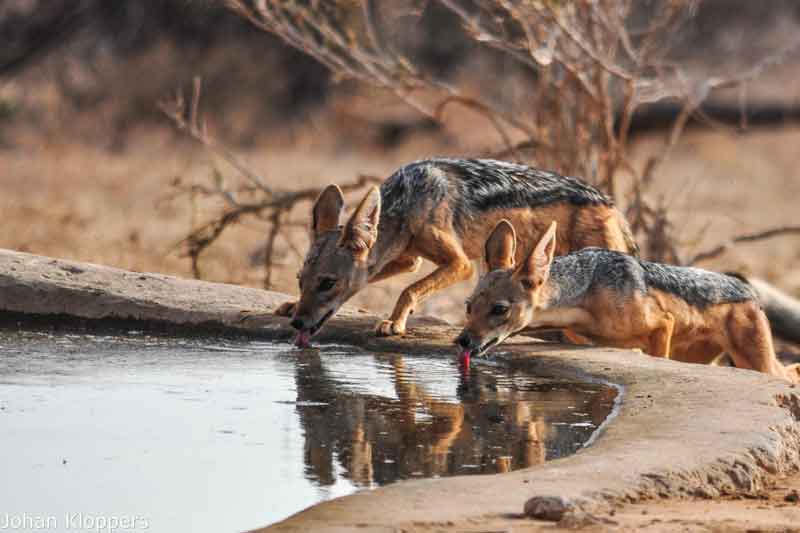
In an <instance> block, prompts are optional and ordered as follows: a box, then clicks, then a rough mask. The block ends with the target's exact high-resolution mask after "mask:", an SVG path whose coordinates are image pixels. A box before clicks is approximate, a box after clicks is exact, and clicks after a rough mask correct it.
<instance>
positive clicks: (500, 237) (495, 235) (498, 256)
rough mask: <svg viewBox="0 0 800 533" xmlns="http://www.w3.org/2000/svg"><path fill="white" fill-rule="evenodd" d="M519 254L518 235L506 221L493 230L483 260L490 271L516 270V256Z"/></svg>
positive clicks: (487, 240) (485, 247) (487, 241)
mask: <svg viewBox="0 0 800 533" xmlns="http://www.w3.org/2000/svg"><path fill="white" fill-rule="evenodd" d="M516 252H517V233H516V232H515V231H514V226H512V225H511V222H509V221H508V220H506V219H503V220H501V221H500V222H498V223H497V225H496V226H495V227H494V229H493V230H492V233H491V234H490V235H489V238H488V239H486V244H485V245H484V247H483V258H484V260H485V261H486V265H487V266H488V267H489V270H497V269H499V268H502V269H509V268H514V254H515V253H516Z"/></svg>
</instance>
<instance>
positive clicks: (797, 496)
mask: <svg viewBox="0 0 800 533" xmlns="http://www.w3.org/2000/svg"><path fill="white" fill-rule="evenodd" d="M783 501H785V502H789V503H797V502H800V493H798V492H797V490H794V489H793V490H792V491H791V492H790V493H788V494H787V495H786V496H784V497H783Z"/></svg>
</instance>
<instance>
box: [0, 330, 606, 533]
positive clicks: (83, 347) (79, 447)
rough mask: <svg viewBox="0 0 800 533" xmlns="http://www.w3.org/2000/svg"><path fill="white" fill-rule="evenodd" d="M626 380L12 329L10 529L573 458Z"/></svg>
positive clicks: (297, 499) (6, 446) (265, 506)
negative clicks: (570, 379)
mask: <svg viewBox="0 0 800 533" xmlns="http://www.w3.org/2000/svg"><path fill="white" fill-rule="evenodd" d="M615 394H616V393H615V391H614V390H613V389H611V388H609V387H606V386H604V385H599V384H592V383H564V382H558V381H552V380H548V379H543V378H535V377H529V376H526V375H525V374H524V373H523V372H522V371H521V369H520V368H519V367H515V366H514V365H511V364H505V363H492V362H489V363H482V362H477V364H476V362H473V368H472V371H471V372H470V374H469V376H461V375H460V374H459V370H458V367H457V365H456V363H455V361H454V360H451V359H448V358H426V357H418V356H414V357H411V356H401V355H388V354H369V353H364V352H360V351H357V350H354V349H353V348H348V347H340V346H325V347H322V348H321V349H319V350H316V349H313V350H304V351H301V350H297V349H294V348H291V347H289V346H288V345H274V344H269V343H265V342H254V341H251V340H241V339H209V338H182V339H176V338H169V337H164V336H154V335H148V334H145V333H142V332H136V331H128V332H124V334H122V335H121V334H119V333H115V334H89V333H65V332H58V333H57V334H53V333H51V332H48V331H41V330H40V331H27V332H18V331H13V330H10V329H8V328H5V329H2V328H0V428H2V440H0V472H2V482H0V527H2V526H3V525H4V523H5V521H7V520H9V519H11V520H13V519H15V518H21V519H25V518H28V519H31V520H33V519H43V518H47V519H51V518H52V520H53V521H52V522H48V525H49V526H50V527H49V528H48V529H49V530H68V529H73V528H72V526H74V525H75V523H76V522H75V520H83V521H84V522H85V521H86V520H89V521H91V520H95V523H97V520H98V519H102V518H106V519H107V520H110V519H113V518H116V519H123V518H124V519H129V520H136V522H135V526H136V527H134V528H128V530H145V529H149V530H150V531H193V532H202V531H214V532H218V531H242V530H247V529H252V528H254V527H257V526H262V525H265V524H268V523H271V522H275V521H277V520H280V519H282V518H285V517H286V516H288V515H290V514H293V513H295V512H297V511H299V510H301V509H303V508H305V507H308V506H309V505H312V504H314V503H316V502H319V501H322V500H326V499H329V498H333V497H337V496H342V495H345V494H349V493H352V492H354V491H356V490H360V489H365V488H370V487H376V486H379V485H384V484H387V483H392V482H394V481H397V480H399V479H407V478H417V477H438V476H449V475H456V474H480V473H495V472H503V471H507V470H512V469H516V468H522V467H526V466H534V465H537V464H540V463H542V462H543V461H545V460H549V459H553V458H556V457H561V456H564V455H568V454H570V453H573V452H574V451H575V450H577V449H578V448H580V447H581V446H582V445H583V443H585V442H586V441H587V439H589V438H590V436H591V435H592V434H593V432H594V431H595V429H596V428H597V427H598V426H599V425H600V424H601V423H602V422H603V420H604V419H605V418H606V416H607V415H608V414H609V412H610V410H611V408H612V405H613V402H614V397H615ZM78 513H81V514H80V515H78ZM70 520H71V521H72V522H70ZM53 525H55V526H56V527H55V528H54V527H52V526H53ZM145 525H146V526H147V528H145V527H144V526H145Z"/></svg>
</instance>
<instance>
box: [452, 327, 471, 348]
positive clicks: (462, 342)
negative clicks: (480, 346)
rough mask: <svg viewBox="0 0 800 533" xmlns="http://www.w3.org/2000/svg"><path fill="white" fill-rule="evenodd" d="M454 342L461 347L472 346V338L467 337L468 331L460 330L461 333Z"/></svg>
mask: <svg viewBox="0 0 800 533" xmlns="http://www.w3.org/2000/svg"><path fill="white" fill-rule="evenodd" d="M456 344H458V345H459V346H461V347H462V348H469V347H470V346H472V339H470V337H469V333H467V332H466V331H462V332H461V335H459V336H458V337H457V338H456Z"/></svg>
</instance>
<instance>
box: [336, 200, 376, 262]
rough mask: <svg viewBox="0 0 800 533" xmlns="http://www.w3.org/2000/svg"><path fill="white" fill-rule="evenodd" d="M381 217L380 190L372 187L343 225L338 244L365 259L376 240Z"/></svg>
mask: <svg viewBox="0 0 800 533" xmlns="http://www.w3.org/2000/svg"><path fill="white" fill-rule="evenodd" d="M380 217H381V191H380V189H378V187H377V186H374V187H372V188H371V189H370V190H369V191H368V192H367V194H366V195H365V196H364V199H363V200H361V203H360V204H358V207H356V210H355V211H354V212H353V214H352V215H350V220H348V221H347V224H345V226H344V231H342V236H341V237H340V238H339V246H343V247H345V248H348V249H349V250H351V251H352V252H353V253H354V254H355V255H356V256H357V257H359V258H361V259H365V258H366V255H367V254H368V253H369V251H370V249H371V248H372V246H373V245H374V244H375V241H376V240H378V221H379V219H380Z"/></svg>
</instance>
